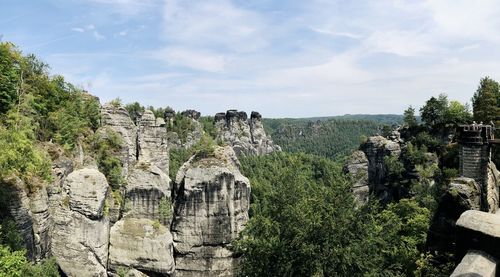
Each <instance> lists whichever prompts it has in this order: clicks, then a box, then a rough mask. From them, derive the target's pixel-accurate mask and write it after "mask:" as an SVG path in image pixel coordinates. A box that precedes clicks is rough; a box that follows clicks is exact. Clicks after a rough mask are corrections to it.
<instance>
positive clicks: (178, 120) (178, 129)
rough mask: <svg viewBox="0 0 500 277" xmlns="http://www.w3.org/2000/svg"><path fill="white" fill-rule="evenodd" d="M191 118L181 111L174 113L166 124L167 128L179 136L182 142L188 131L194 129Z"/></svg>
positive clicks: (184, 140)
mask: <svg viewBox="0 0 500 277" xmlns="http://www.w3.org/2000/svg"><path fill="white" fill-rule="evenodd" d="M194 128H195V126H194V123H193V120H192V119H191V118H189V117H187V116H184V115H182V114H181V113H176V114H175V117H174V120H173V122H172V123H171V124H169V125H167V130H168V131H170V132H175V133H177V135H178V136H179V139H180V140H181V142H182V143H185V142H186V140H187V137H188V135H189V133H191V132H193V131H194Z"/></svg>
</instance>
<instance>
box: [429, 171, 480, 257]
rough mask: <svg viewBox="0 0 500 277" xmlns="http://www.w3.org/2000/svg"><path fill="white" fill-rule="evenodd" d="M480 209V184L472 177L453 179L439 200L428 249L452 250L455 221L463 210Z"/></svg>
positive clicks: (454, 236)
mask: <svg viewBox="0 0 500 277" xmlns="http://www.w3.org/2000/svg"><path fill="white" fill-rule="evenodd" d="M480 209H481V186H480V185H479V184H478V183H477V182H476V181H475V180H474V179H472V178H466V177H460V178H455V179H453V180H452V181H451V183H450V185H449V187H448V189H447V190H446V192H445V193H444V194H443V196H441V199H440V200H439V205H438V209H437V211H436V213H435V215H434V218H433V220H432V223H431V226H430V228H429V233H428V236H427V245H428V247H429V248H430V250H445V251H453V250H454V249H453V246H454V242H455V240H456V232H455V223H456V221H457V220H458V218H459V217H460V215H461V214H462V213H463V212H464V211H467V210H480Z"/></svg>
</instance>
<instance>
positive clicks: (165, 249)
mask: <svg viewBox="0 0 500 277" xmlns="http://www.w3.org/2000/svg"><path fill="white" fill-rule="evenodd" d="M173 255H174V248H173V241H172V235H171V234H170V231H169V230H168V228H167V227H165V226H164V225H162V224H160V223H159V222H157V221H153V220H151V219H145V218H128V217H126V218H123V219H121V220H120V221H118V222H116V224H115V225H113V227H112V228H111V238H110V247H109V269H110V270H112V271H115V272H117V271H118V270H120V268H133V269H135V270H139V271H142V272H145V273H151V274H153V275H154V276H156V275H169V274H172V273H173V272H174V270H175V262H174V257H173ZM136 273H137V272H136ZM148 275H149V274H148ZM132 276H137V275H132ZM139 276H140V275H139Z"/></svg>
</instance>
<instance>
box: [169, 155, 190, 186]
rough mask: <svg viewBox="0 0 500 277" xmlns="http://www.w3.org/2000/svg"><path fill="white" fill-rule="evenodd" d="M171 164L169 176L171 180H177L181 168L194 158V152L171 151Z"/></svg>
mask: <svg viewBox="0 0 500 277" xmlns="http://www.w3.org/2000/svg"><path fill="white" fill-rule="evenodd" d="M169 154H170V162H169V169H168V172H169V175H170V179H172V180H175V176H176V175H177V171H179V168H180V167H181V166H182V165H183V164H184V163H185V162H187V161H188V160H189V158H191V156H193V154H194V152H193V151H192V150H191V149H184V148H181V149H171V150H170V153H169Z"/></svg>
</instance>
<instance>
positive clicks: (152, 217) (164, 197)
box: [0, 105, 266, 276]
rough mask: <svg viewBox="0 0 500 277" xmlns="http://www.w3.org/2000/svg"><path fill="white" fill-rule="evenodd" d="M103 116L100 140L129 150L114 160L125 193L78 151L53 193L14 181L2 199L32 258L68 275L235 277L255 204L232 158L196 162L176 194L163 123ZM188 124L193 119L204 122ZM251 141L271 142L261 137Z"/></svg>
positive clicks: (224, 154)
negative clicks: (238, 247) (235, 248)
mask: <svg viewBox="0 0 500 277" xmlns="http://www.w3.org/2000/svg"><path fill="white" fill-rule="evenodd" d="M101 112H102V126H101V127H100V128H99V129H98V131H97V132H98V133H99V134H100V135H108V134H109V132H114V133H116V134H117V135H118V136H119V137H120V139H121V141H122V144H121V148H120V149H119V150H118V152H117V153H116V155H117V157H118V158H119V160H120V162H121V163H122V165H123V171H122V176H123V178H124V182H123V184H120V185H119V186H117V187H114V188H113V189H114V190H112V189H111V187H110V186H109V184H108V182H107V180H106V177H105V176H104V175H103V174H102V173H101V172H99V170H98V169H97V166H96V165H95V162H94V161H93V160H92V157H91V156H90V155H89V153H84V149H85V148H84V147H78V149H77V153H75V156H74V158H72V159H70V158H67V157H65V156H64V153H63V152H61V153H60V155H59V156H58V158H57V159H56V160H55V161H53V168H52V171H53V182H52V183H51V184H49V185H47V186H41V188H40V189H38V190H34V191H31V192H28V191H27V190H25V187H26V186H25V185H24V184H23V183H22V181H21V180H19V179H15V178H14V179H13V180H12V182H11V183H12V185H11V186H8V187H7V188H9V190H6V191H2V194H1V195H0V196H1V199H4V198H5V199H9V205H8V207H9V209H8V211H5V212H6V213H8V216H10V217H11V218H13V220H14V221H15V222H16V227H17V229H18V230H19V232H20V234H21V235H22V237H23V239H24V241H25V242H26V248H27V249H28V254H29V258H30V259H32V260H34V261H39V260H41V259H43V258H46V257H49V256H53V257H55V259H56V262H57V264H58V266H59V267H60V269H61V271H62V273H64V275H66V276H121V275H123V274H125V275H126V276H207V275H208V276H233V275H234V274H235V267H236V264H237V259H236V258H235V257H233V254H232V252H231V251H230V250H229V246H230V244H231V242H232V241H233V240H234V239H235V238H236V237H237V235H238V234H239V232H241V230H242V229H243V228H244V226H245V224H246V222H247V221H248V209H249V201H250V184H249V181H248V179H247V178H246V177H244V176H243V175H241V173H240V171H239V162H238V159H237V157H236V154H235V153H234V151H233V149H232V148H231V147H226V148H218V149H217V150H216V151H215V152H214V154H213V155H210V156H209V157H204V158H201V157H193V158H191V160H190V161H189V162H187V163H186V164H184V165H183V167H182V168H181V170H180V171H179V174H178V176H177V177H178V178H177V179H178V183H177V185H176V187H175V188H174V187H173V183H172V182H171V180H170V178H169V176H168V158H169V157H168V148H167V140H166V126H165V122H164V120H163V119H158V118H155V117H154V115H153V113H152V112H150V111H146V112H145V113H144V114H143V116H142V117H141V118H139V119H138V120H137V126H136V125H135V124H134V123H133V122H132V121H131V119H130V118H129V117H128V114H127V111H126V110H125V109H124V108H123V107H115V106H113V105H105V106H104V107H103V108H102V109H101ZM185 116H187V117H188V118H189V119H191V120H196V118H198V117H199V113H196V112H194V111H188V112H186V114H185ZM196 122H197V121H196ZM197 123H198V124H200V123H199V122H197ZM252 124H253V125H255V126H258V127H257V129H259V128H262V126H261V125H260V126H259V122H254V123H252ZM199 127H200V130H201V132H202V131H203V128H202V126H201V124H200V125H199ZM250 133H252V132H250ZM253 133H254V136H255V138H256V141H258V143H260V144H265V143H266V142H265V141H266V138H265V134H264V133H263V132H260V131H258V130H257V131H255V132H253ZM200 134H201V133H200ZM174 208H175V212H174ZM2 216H3V215H2ZM174 238H175V242H174ZM174 249H175V251H174ZM174 252H175V253H174Z"/></svg>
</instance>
